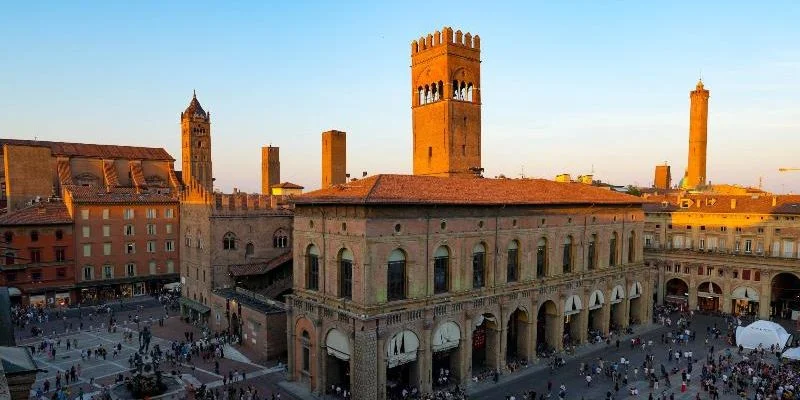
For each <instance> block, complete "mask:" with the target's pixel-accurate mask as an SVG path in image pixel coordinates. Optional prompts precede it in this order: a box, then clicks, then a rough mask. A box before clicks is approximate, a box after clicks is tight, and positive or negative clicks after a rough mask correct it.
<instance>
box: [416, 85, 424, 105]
mask: <svg viewBox="0 0 800 400" xmlns="http://www.w3.org/2000/svg"><path fill="white" fill-rule="evenodd" d="M417 95H418V96H419V99H418V101H419V105H424V104H425V90H424V89H422V86H420V87H418V88H417Z"/></svg>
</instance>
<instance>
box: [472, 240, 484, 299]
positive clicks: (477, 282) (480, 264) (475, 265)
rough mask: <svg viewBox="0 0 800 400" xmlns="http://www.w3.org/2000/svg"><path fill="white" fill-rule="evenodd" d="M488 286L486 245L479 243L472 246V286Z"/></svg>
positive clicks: (476, 287) (475, 287)
mask: <svg viewBox="0 0 800 400" xmlns="http://www.w3.org/2000/svg"><path fill="white" fill-rule="evenodd" d="M484 286H486V247H484V245H483V243H478V244H476V245H475V247H473V248H472V287H473V288H474V289H478V288H482V287H484Z"/></svg>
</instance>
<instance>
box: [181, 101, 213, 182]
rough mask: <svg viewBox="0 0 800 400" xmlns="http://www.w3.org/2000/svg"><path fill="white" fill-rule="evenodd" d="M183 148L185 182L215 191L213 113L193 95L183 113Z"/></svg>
mask: <svg viewBox="0 0 800 400" xmlns="http://www.w3.org/2000/svg"><path fill="white" fill-rule="evenodd" d="M181 146H182V150H181V153H182V158H183V161H182V168H183V171H182V174H183V180H184V181H185V182H188V181H189V180H190V179H191V180H193V181H194V182H196V183H198V184H200V185H202V186H203V187H205V188H206V189H207V190H208V191H209V192H213V190H214V181H213V178H212V173H211V113H210V112H209V113H207V112H205V111H204V110H203V107H201V106H200V102H199V101H197V94H196V93H193V94H192V101H191V102H189V106H188V107H186V110H185V111H184V112H182V113H181Z"/></svg>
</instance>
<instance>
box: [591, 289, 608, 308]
mask: <svg viewBox="0 0 800 400" xmlns="http://www.w3.org/2000/svg"><path fill="white" fill-rule="evenodd" d="M604 302H605V298H603V292H601V291H599V290H595V291H594V292H592V295H591V296H589V310H596V309H598V308H600V307H603V303H604Z"/></svg>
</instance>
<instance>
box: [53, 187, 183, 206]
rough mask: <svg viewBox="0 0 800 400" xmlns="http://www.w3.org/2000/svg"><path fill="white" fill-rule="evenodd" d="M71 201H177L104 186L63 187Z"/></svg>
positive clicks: (154, 194)
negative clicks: (70, 196)
mask: <svg viewBox="0 0 800 400" xmlns="http://www.w3.org/2000/svg"><path fill="white" fill-rule="evenodd" d="M64 189H66V190H67V191H68V192H69V194H70V195H72V201H74V202H76V203H100V204H108V203H177V202H178V200H177V198H175V197H172V196H170V195H168V194H158V193H147V192H141V193H136V189H135V188H124V187H118V188H112V189H111V190H110V191H109V190H107V189H106V188H105V187H104V186H65V187H64Z"/></svg>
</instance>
